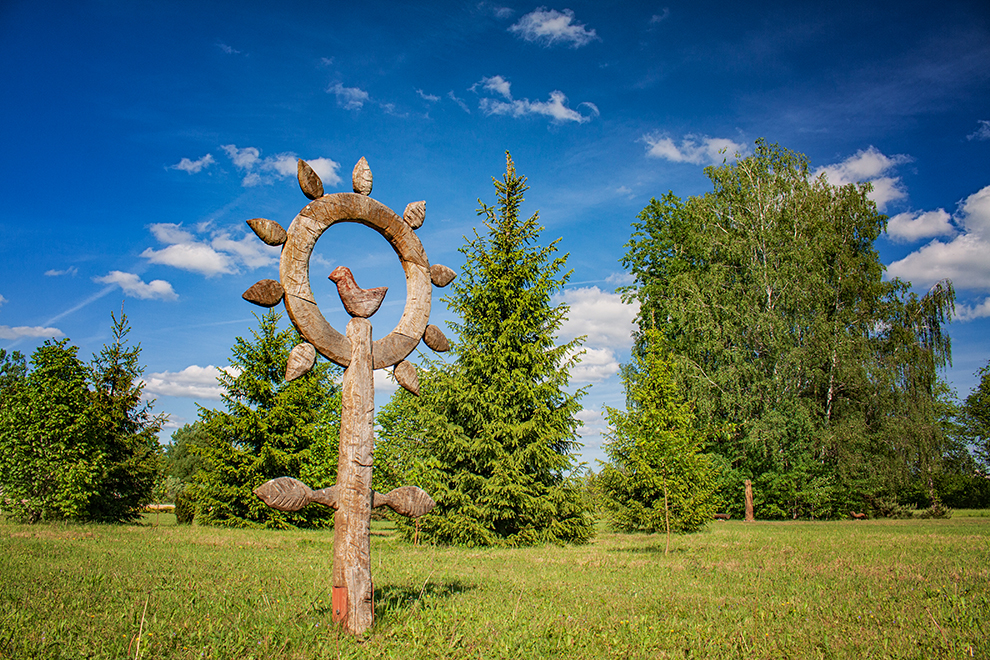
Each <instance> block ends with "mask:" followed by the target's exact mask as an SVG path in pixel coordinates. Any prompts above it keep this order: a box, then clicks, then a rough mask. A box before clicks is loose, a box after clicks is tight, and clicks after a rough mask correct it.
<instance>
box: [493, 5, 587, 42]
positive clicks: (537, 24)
mask: <svg viewBox="0 0 990 660" xmlns="http://www.w3.org/2000/svg"><path fill="white" fill-rule="evenodd" d="M509 32H512V33H513V34H515V35H516V36H517V37H520V38H522V39H525V40H526V41H536V42H539V43H542V44H543V45H544V46H556V45H558V44H560V45H566V46H570V47H571V48H580V47H581V46H586V45H587V44H589V43H591V42H592V41H595V40H599V41H600V39H599V37H598V35H597V34H595V31H594V30H589V29H587V28H585V26H584V25H583V24H581V23H577V22H575V21H574V12H573V11H571V10H570V9H565V10H564V11H562V12H561V11H557V10H556V9H549V10H548V9H547V8H546V7H540V8H539V9H537V10H535V11H531V12H530V13H528V14H526V15H525V16H523V17H522V18H520V19H519V21H518V22H516V23H514V24H513V25H511V26H509Z"/></svg>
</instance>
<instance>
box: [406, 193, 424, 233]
mask: <svg viewBox="0 0 990 660" xmlns="http://www.w3.org/2000/svg"><path fill="white" fill-rule="evenodd" d="M402 219H403V220H405V221H406V224H407V225H409V226H410V227H412V228H413V229H419V228H420V227H422V226H423V221H424V220H426V201H425V200H424V201H422V202H409V203H408V204H406V210H405V211H403V212H402Z"/></svg>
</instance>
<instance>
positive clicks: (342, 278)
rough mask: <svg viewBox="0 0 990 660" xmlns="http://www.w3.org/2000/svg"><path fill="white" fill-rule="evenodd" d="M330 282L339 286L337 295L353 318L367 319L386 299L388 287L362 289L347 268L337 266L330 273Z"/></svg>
mask: <svg viewBox="0 0 990 660" xmlns="http://www.w3.org/2000/svg"><path fill="white" fill-rule="evenodd" d="M330 280H331V281H333V283H334V284H336V285H337V293H338V294H339V295H340V301H341V302H342V303H344V309H346V310H347V313H348V314H350V315H351V316H357V317H358V318H362V319H366V318H368V317H369V316H371V315H372V314H374V313H375V312H377V311H378V308H379V307H381V304H382V300H384V299H385V292H386V291H388V287H387V286H380V287H376V288H374V289H362V288H361V287H359V286H358V285H357V282H355V281H354V275H353V274H352V273H351V269H350V268H348V267H347V266H337V267H336V268H334V270H333V272H332V273H330Z"/></svg>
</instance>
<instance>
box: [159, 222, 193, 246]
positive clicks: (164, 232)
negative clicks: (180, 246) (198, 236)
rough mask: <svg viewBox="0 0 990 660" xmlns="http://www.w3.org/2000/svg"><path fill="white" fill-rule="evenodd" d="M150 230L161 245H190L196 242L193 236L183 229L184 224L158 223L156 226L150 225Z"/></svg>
mask: <svg viewBox="0 0 990 660" xmlns="http://www.w3.org/2000/svg"><path fill="white" fill-rule="evenodd" d="M148 229H149V230H150V231H151V233H152V234H154V235H155V238H156V239H158V242H159V243H164V244H165V245H175V244H177V243H190V242H192V241H193V240H194V239H193V235H192V234H190V233H189V232H188V231H186V230H185V229H183V228H182V224H175V223H173V222H157V223H155V224H151V225H148Z"/></svg>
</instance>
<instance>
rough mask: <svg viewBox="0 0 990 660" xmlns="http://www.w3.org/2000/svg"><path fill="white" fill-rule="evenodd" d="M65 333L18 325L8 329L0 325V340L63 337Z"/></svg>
mask: <svg viewBox="0 0 990 660" xmlns="http://www.w3.org/2000/svg"><path fill="white" fill-rule="evenodd" d="M64 336H65V333H64V332H62V331H61V330H59V329H58V328H43V327H41V326H34V327H28V326H26V325H19V326H15V327H13V328H12V327H10V326H9V325H0V339H21V338H22V337H64Z"/></svg>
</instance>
